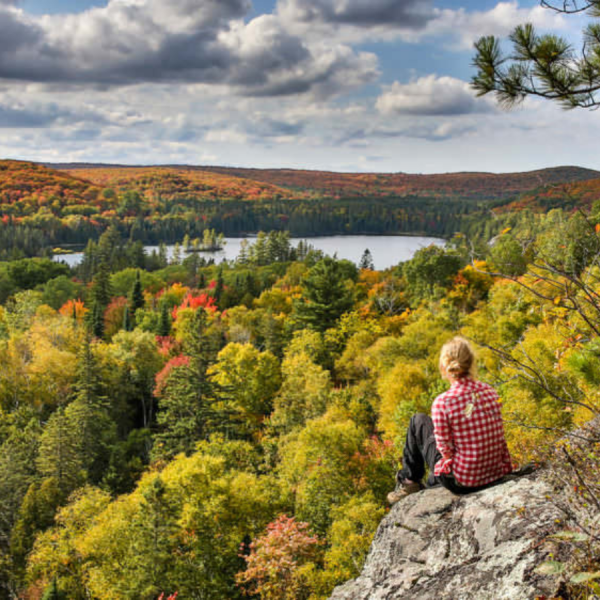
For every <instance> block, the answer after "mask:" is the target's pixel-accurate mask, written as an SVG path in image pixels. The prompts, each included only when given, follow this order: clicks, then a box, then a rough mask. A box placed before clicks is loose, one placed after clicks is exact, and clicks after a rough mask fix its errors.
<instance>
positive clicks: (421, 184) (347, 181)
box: [60, 165, 600, 199]
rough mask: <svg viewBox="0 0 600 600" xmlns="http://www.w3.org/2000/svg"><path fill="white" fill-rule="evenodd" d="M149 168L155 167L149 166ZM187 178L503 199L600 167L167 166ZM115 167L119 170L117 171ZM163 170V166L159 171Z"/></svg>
mask: <svg viewBox="0 0 600 600" xmlns="http://www.w3.org/2000/svg"><path fill="white" fill-rule="evenodd" d="M60 167H61V168H62V169H65V170H66V171H67V172H68V173H71V174H72V175H75V176H78V177H83V178H85V179H89V180H90V181H93V182H95V183H99V184H104V183H105V182H107V181H110V180H114V179H118V180H120V181H121V182H124V181H127V180H128V179H132V180H135V179H136V178H137V176H138V172H139V170H138V169H137V168H135V167H134V168H132V167H129V168H124V167H121V168H116V167H113V168H112V169H105V168H103V167H102V166H101V165H99V166H92V165H89V166H84V165H80V166H77V168H69V165H60ZM146 169H149V168H146ZM164 170H165V171H167V172H169V171H171V172H177V173H179V174H181V175H182V176H183V177H190V178H192V177H193V174H194V173H195V174H196V177H199V178H201V177H205V178H207V177H208V174H209V173H215V174H221V175H223V176H226V177H228V178H229V177H235V178H238V179H240V180H241V181H240V183H239V185H240V186H244V184H246V185H247V184H248V182H250V181H254V182H261V183H262V184H268V185H270V186H278V187H280V188H285V189H288V190H293V192H294V193H295V197H298V195H302V196H304V195H311V196H313V197H324V198H386V197H399V196H424V197H438V198H444V197H461V198H465V199H498V198H500V199H503V198H510V197H514V196H516V195H518V194H520V193H522V192H526V191H529V190H532V189H534V188H538V187H542V186H546V185H553V184H558V183H566V182H573V181H587V180H588V179H595V178H598V177H599V176H600V173H599V172H598V171H593V170H591V169H583V168H580V167H558V168H552V169H541V170H539V171H530V172H527V173H506V174H495V173H445V174H440V175H414V174H410V173H334V172H329V171H302V170H294V169H241V168H239V169H238V168H233V167H208V166H206V167H165V168H164ZM111 171H112V172H113V173H114V174H113V175H111ZM159 172H160V171H159Z"/></svg>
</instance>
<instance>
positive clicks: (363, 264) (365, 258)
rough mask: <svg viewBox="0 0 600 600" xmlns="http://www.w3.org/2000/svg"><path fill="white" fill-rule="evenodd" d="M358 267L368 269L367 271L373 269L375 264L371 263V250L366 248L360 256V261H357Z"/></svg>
mask: <svg viewBox="0 0 600 600" xmlns="http://www.w3.org/2000/svg"><path fill="white" fill-rule="evenodd" d="M358 268H359V269H368V270H369V271H373V270H375V265H374V264H373V256H372V255H371V251H370V250H369V249H368V248H367V249H366V250H365V251H364V252H363V255H362V256H361V258H360V262H359V263H358Z"/></svg>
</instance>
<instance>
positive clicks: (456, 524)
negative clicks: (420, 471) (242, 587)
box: [331, 472, 564, 600]
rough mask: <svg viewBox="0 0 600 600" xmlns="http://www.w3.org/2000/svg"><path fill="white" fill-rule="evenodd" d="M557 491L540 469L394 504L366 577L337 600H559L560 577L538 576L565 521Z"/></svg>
mask: <svg viewBox="0 0 600 600" xmlns="http://www.w3.org/2000/svg"><path fill="white" fill-rule="evenodd" d="M552 494H553V492H552V490H551V488H550V486H549V485H548V484H547V483H546V482H545V481H544V479H543V477H542V476H541V474H540V472H537V473H535V474H533V475H528V476H524V477H520V478H516V479H512V480H509V481H506V482H504V483H501V484H500V485H496V486H494V487H492V488H489V489H487V490H484V491H481V492H477V493H475V494H470V495H467V496H454V495H452V494H451V493H450V492H448V491H447V490H446V489H444V488H433V489H429V490H424V491H422V492H419V493H417V494H413V495H412V496H409V497H408V498H406V499H405V500H404V501H402V502H400V503H398V504H396V505H395V506H393V507H392V509H391V510H390V512H389V513H388V515H387V516H386V517H385V518H384V519H383V521H382V522H381V524H380V526H379V529H378V530H377V533H376V535H375V539H374V540H373V544H372V546H371V550H370V552H369V555H368V557H367V561H366V563H365V566H364V568H363V571H362V573H361V574H360V576H359V577H357V578H356V579H354V580H352V581H349V582H347V583H346V584H344V585H342V586H340V587H337V588H336V589H335V590H334V592H333V595H332V596H331V600H361V599H365V600H366V599H369V600H383V599H386V600H392V599H393V600H398V599H407V600H409V599H415V600H417V599H418V600H428V599H436V600H441V599H444V598H447V599H452V600H463V599H464V600H467V599H469V600H472V599H479V598H481V599H485V600H492V599H498V600H500V599H504V598H506V599H511V600H514V599H519V600H520V599H525V598H535V597H536V596H547V597H552V596H553V595H554V594H555V592H556V588H557V582H556V578H555V577H552V576H544V575H540V574H538V573H536V571H535V569H536V567H537V566H538V565H540V564H541V563H543V562H544V561H546V560H548V559H549V554H550V553H551V552H552V551H553V550H556V548H555V547H554V546H553V545H552V544H551V543H548V542H546V541H545V537H546V536H547V535H548V534H550V533H552V532H553V531H555V530H556V529H557V521H560V520H561V519H563V518H564V514H562V513H561V512H560V510H559V509H558V508H557V507H556V506H554V504H553V503H552V502H550V501H549V498H550V497H551V496H552Z"/></svg>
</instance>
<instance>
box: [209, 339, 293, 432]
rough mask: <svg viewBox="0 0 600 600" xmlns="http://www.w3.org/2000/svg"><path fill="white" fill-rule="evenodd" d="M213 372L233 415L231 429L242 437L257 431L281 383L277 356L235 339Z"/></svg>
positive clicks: (231, 416)
mask: <svg viewBox="0 0 600 600" xmlns="http://www.w3.org/2000/svg"><path fill="white" fill-rule="evenodd" d="M209 373H210V375H211V379H212V380H213V381H214V382H216V383H217V385H218V388H219V392H218V397H219V398H220V399H221V400H222V402H223V403H224V405H225V408H226V410H227V412H228V413H229V415H230V416H229V419H230V420H231V424H230V426H231V429H232V430H233V431H235V432H236V433H237V435H240V436H242V437H246V436H247V435H249V434H250V435H251V434H253V433H255V432H257V431H258V430H259V429H260V428H261V426H262V423H263V421H264V419H265V418H266V416H267V415H269V414H270V412H271V410H272V409H273V397H274V396H275V393H276V392H277V390H278V389H279V386H280V384H281V375H280V369H279V364H278V361H277V359H276V358H275V356H273V355H272V354H271V353H270V352H268V351H267V352H260V351H259V350H258V349H256V348H255V347H254V346H252V345H251V344H243V345H242V344H235V343H231V344H228V345H227V346H225V348H223V350H221V352H219V355H218V358H217V362H216V363H215V364H214V365H213V366H212V367H211V368H210V371H209Z"/></svg>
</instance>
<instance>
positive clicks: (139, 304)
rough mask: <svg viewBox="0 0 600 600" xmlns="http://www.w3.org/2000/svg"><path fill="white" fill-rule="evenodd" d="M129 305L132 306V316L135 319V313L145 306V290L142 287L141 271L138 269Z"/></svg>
mask: <svg viewBox="0 0 600 600" xmlns="http://www.w3.org/2000/svg"><path fill="white" fill-rule="evenodd" d="M129 305H130V306H131V316H132V317H133V318H134V319H135V313H136V312H137V311H138V310H139V309H140V308H144V306H145V305H146V301H145V299H144V290H143V288H142V280H141V276H140V272H139V271H138V272H137V274H136V276H135V282H134V284H133V288H132V290H131V294H130V298H129Z"/></svg>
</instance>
